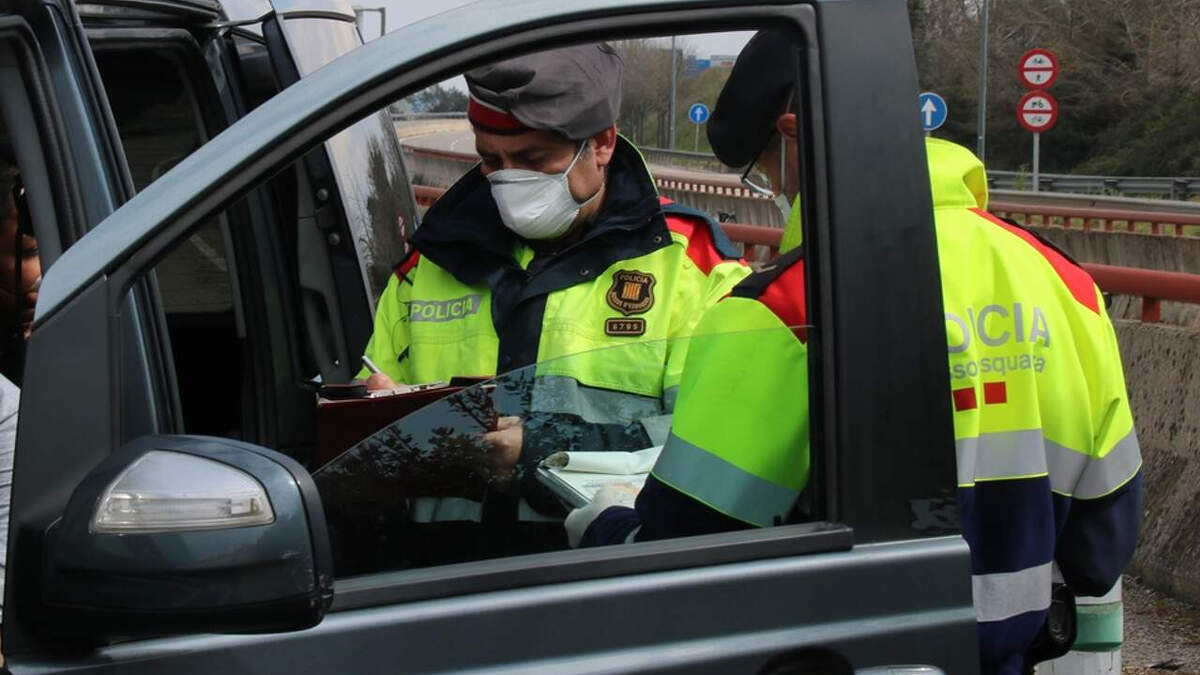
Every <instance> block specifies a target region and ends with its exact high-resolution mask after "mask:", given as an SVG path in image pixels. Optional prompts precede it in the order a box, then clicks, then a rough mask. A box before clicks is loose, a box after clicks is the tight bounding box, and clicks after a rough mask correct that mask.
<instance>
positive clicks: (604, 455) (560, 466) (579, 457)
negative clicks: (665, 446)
mask: <svg viewBox="0 0 1200 675" xmlns="http://www.w3.org/2000/svg"><path fill="white" fill-rule="evenodd" d="M660 452H662V446H661V445H656V446H654V447H652V448H646V449H645V450H638V451H637V452H556V453H554V454H553V455H550V456H549V457H547V458H546V459H545V460H543V461H542V465H543V466H545V467H547V468H551V469H554V470H556V473H558V472H565V473H588V474H601V475H618V476H632V475H634V474H646V473H650V469H652V468H654V462H655V461H657V460H658V455H659V453H660ZM642 480H645V479H644V478H643V479H642Z"/></svg>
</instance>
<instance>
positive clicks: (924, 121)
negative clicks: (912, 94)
mask: <svg viewBox="0 0 1200 675" xmlns="http://www.w3.org/2000/svg"><path fill="white" fill-rule="evenodd" d="M918 102H919V104H920V106H919V108H918V109H919V110H920V111H921V126H922V127H925V131H933V130H934V129H937V128H938V127H940V126H942V125H943V124H945V123H946V117H947V116H948V115H949V113H950V109H949V108H948V107H947V106H946V99H944V98H942V97H941V96H938V95H937V94H935V93H933V92H932V91H927V92H923V93H922V94H921V96H920V98H919V99H918Z"/></svg>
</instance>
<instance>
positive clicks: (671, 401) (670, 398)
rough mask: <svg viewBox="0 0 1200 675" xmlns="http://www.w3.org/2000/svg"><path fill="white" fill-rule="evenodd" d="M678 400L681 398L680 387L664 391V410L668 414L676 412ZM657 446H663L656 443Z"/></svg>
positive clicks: (668, 388) (676, 386)
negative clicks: (676, 401) (676, 400)
mask: <svg viewBox="0 0 1200 675" xmlns="http://www.w3.org/2000/svg"><path fill="white" fill-rule="evenodd" d="M677 398H679V385H675V386H674V387H667V388H666V389H664V390H663V395H662V405H663V410H666V411H667V412H675V399H677ZM655 445H661V444H660V443H655Z"/></svg>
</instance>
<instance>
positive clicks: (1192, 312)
mask: <svg viewBox="0 0 1200 675" xmlns="http://www.w3.org/2000/svg"><path fill="white" fill-rule="evenodd" d="M1036 230H1037V232H1038V234H1040V235H1042V236H1043V237H1045V238H1047V239H1049V240H1050V241H1052V242H1054V244H1055V245H1056V246H1058V247H1059V248H1061V249H1062V250H1064V251H1066V252H1067V253H1068V254H1069V255H1070V256H1071V257H1073V258H1075V259H1076V260H1078V261H1079V262H1090V263H1101V264H1104V265H1118V266H1120V267H1136V268H1139V269H1147V270H1162V271H1166V272H1187V273H1189V274H1200V238H1194V237H1170V236H1158V235H1152V234H1130V233H1126V232H1085V231H1083V230H1067V229H1064V228H1061V227H1046V228H1036ZM1141 312H1142V301H1141V299H1139V298H1129V297H1114V298H1113V302H1112V306H1111V307H1109V314H1110V315H1111V316H1112V317H1113V318H1114V319H1137V318H1139V317H1141ZM1162 322H1163V323H1165V324H1168V325H1173V326H1188V327H1192V328H1200V305H1185V304H1181V303H1177V302H1164V303H1162ZM1197 356H1200V352H1197Z"/></svg>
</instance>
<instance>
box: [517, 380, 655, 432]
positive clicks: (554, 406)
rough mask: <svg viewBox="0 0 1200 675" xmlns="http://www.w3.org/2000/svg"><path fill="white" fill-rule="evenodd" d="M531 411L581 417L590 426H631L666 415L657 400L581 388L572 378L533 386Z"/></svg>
mask: <svg viewBox="0 0 1200 675" xmlns="http://www.w3.org/2000/svg"><path fill="white" fill-rule="evenodd" d="M530 407H531V409H532V410H535V411H537V412H546V413H567V414H571V415H579V416H580V417H582V418H583V420H584V421H585V422H589V423H591V424H629V423H630V422H635V421H637V420H641V419H644V418H647V417H653V416H655V415H661V414H663V402H662V400H661V399H660V398H658V397H656V396H642V395H640V394H630V393H627V392H623V391H615V390H613V389H599V388H597V387H588V386H586V385H582V384H580V383H579V382H578V380H576V379H575V378H573V377H566V376H564V375H544V376H542V377H539V378H537V380H536V381H535V382H534V385H533V400H532V402H531V405H530Z"/></svg>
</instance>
